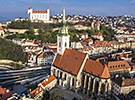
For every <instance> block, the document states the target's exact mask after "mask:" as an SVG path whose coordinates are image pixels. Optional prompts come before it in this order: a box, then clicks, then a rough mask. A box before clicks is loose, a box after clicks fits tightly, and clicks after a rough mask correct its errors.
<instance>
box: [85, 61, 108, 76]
mask: <svg viewBox="0 0 135 100" xmlns="http://www.w3.org/2000/svg"><path fill="white" fill-rule="evenodd" d="M83 71H86V72H88V73H90V74H93V75H95V76H98V77H101V78H110V74H109V70H108V68H107V66H103V65H102V64H101V63H100V62H98V61H94V60H91V59H87V61H86V63H85V65H84V68H83Z"/></svg>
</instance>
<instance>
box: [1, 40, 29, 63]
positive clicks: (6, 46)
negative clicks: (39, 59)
mask: <svg viewBox="0 0 135 100" xmlns="http://www.w3.org/2000/svg"><path fill="white" fill-rule="evenodd" d="M0 59H9V60H13V61H22V62H27V55H26V53H24V52H23V49H22V47H21V46H18V45H15V44H13V43H12V42H8V41H6V40H5V39H2V38H0Z"/></svg>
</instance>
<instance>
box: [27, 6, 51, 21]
mask: <svg viewBox="0 0 135 100" xmlns="http://www.w3.org/2000/svg"><path fill="white" fill-rule="evenodd" d="M28 19H29V20H30V21H32V22H38V21H43V22H45V23H49V19H50V9H49V8H47V10H33V9H32V7H30V8H28Z"/></svg>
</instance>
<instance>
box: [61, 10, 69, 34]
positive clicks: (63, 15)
mask: <svg viewBox="0 0 135 100" xmlns="http://www.w3.org/2000/svg"><path fill="white" fill-rule="evenodd" d="M62 24H63V27H62V28H61V29H60V30H59V35H68V29H67V27H66V13H65V8H63V10H62Z"/></svg>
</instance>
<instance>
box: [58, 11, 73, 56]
mask: <svg viewBox="0 0 135 100" xmlns="http://www.w3.org/2000/svg"><path fill="white" fill-rule="evenodd" d="M62 23H63V27H62V28H61V29H60V30H59V34H58V35H57V53H58V54H61V55H62V54H63V52H64V51H65V49H66V48H69V38H70V36H69V34H68V29H67V27H66V17H65V9H63V16H62Z"/></svg>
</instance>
